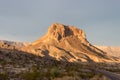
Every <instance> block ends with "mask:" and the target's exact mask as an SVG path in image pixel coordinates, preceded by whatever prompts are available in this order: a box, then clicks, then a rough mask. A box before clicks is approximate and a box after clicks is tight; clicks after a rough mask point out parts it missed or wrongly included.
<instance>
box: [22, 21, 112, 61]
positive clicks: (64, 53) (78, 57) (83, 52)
mask: <svg viewBox="0 0 120 80" xmlns="http://www.w3.org/2000/svg"><path fill="white" fill-rule="evenodd" d="M23 50H25V51H27V52H32V53H34V54H36V55H39V56H45V57H53V58H55V59H57V60H63V61H69V62H73V61H76V62H78V61H82V62H91V61H95V62H109V61H112V60H113V59H112V58H110V57H109V56H107V55H106V53H105V52H103V51H102V50H100V49H98V48H96V47H94V46H93V45H91V44H90V43H89V42H88V41H87V39H86V35H85V32H84V31H83V30H81V29H78V28H76V27H74V26H66V25H63V24H59V23H54V24H52V25H51V26H50V27H49V29H48V32H47V33H46V35H44V36H43V37H41V38H40V39H38V40H37V41H35V42H33V43H32V44H31V45H29V46H27V47H25V48H23Z"/></svg>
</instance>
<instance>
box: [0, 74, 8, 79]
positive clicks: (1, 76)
mask: <svg viewBox="0 0 120 80" xmlns="http://www.w3.org/2000/svg"><path fill="white" fill-rule="evenodd" d="M0 80H9V76H8V75H7V74H5V73H0Z"/></svg>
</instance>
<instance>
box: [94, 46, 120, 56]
mask: <svg viewBox="0 0 120 80" xmlns="http://www.w3.org/2000/svg"><path fill="white" fill-rule="evenodd" d="M96 47H97V48H99V49H101V50H103V51H104V52H106V53H107V54H108V55H110V56H115V57H120V47H115V46H96Z"/></svg>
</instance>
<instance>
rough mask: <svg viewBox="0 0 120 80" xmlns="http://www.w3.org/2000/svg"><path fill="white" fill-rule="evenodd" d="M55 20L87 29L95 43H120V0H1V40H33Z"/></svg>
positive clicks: (55, 21) (89, 39)
mask: <svg viewBox="0 0 120 80" xmlns="http://www.w3.org/2000/svg"><path fill="white" fill-rule="evenodd" d="M52 23H62V24H65V25H73V26H76V27H77V28H81V29H83V30H84V31H85V32H86V36H87V39H88V41H89V42H90V43H92V44H94V45H107V46H120V0H0V40H10V41H20V42H33V41H35V40H37V39H39V38H40V37H41V36H43V35H44V34H45V33H46V32H47V30H48V28H49V26H50V25H51V24H52Z"/></svg>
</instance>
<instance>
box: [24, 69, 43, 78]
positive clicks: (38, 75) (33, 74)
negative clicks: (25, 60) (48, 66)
mask: <svg viewBox="0 0 120 80" xmlns="http://www.w3.org/2000/svg"><path fill="white" fill-rule="evenodd" d="M22 78H23V79H25V80H36V79H41V73H40V72H29V71H28V72H26V73H23V74H22Z"/></svg>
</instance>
